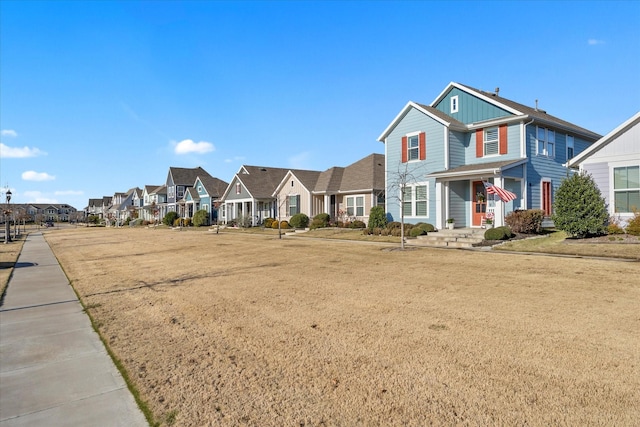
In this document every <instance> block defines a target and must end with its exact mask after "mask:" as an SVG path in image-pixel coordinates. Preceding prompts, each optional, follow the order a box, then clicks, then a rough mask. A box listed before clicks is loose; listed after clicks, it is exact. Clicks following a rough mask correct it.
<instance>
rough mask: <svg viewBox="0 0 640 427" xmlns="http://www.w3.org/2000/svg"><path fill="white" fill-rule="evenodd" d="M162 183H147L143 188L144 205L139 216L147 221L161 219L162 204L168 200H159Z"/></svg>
mask: <svg viewBox="0 0 640 427" xmlns="http://www.w3.org/2000/svg"><path fill="white" fill-rule="evenodd" d="M161 187H164V186H161V185H145V186H144V188H143V189H142V206H141V208H140V215H138V218H142V219H143V220H146V221H156V220H159V219H160V218H159V213H160V204H164V203H166V202H167V201H166V200H162V201H160V200H159V194H158V189H160V188H161Z"/></svg>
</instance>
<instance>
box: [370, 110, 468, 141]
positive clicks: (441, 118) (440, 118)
mask: <svg viewBox="0 0 640 427" xmlns="http://www.w3.org/2000/svg"><path fill="white" fill-rule="evenodd" d="M412 108H415V109H416V110H418V111H420V112H421V113H423V114H426V115H427V116H429V117H431V118H432V119H434V120H435V121H437V122H439V123H441V124H442V125H444V126H447V127H449V128H451V129H453V130H461V131H466V130H467V127H466V125H465V124H464V123H462V122H460V121H458V120H456V119H454V118H453V117H449V116H448V115H446V114H444V113H443V112H442V111H440V110H437V109H435V108H433V107H432V106H429V105H424V104H418V103H417V102H413V101H409V102H407V104H406V105H405V106H404V108H403V109H402V110H401V111H400V113H399V114H398V115H397V116H396V117H395V118H394V119H393V120H392V121H391V123H390V124H389V126H387V128H386V129H385V130H384V131H383V132H382V133H381V134H380V136H379V137H378V141H380V142H384V140H385V138H386V137H387V136H389V134H390V133H391V131H393V129H394V128H395V127H396V126H397V125H398V123H400V121H401V120H402V119H403V118H404V116H406V115H407V113H408V112H409V111H410V110H411V109H412Z"/></svg>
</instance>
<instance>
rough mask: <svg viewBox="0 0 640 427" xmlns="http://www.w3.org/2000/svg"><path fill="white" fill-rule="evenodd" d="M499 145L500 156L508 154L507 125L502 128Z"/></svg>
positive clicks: (499, 134)
mask: <svg viewBox="0 0 640 427" xmlns="http://www.w3.org/2000/svg"><path fill="white" fill-rule="evenodd" d="M498 144H499V145H500V154H507V125H501V126H500V132H499V133H498Z"/></svg>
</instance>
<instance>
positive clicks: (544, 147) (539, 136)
mask: <svg viewBox="0 0 640 427" xmlns="http://www.w3.org/2000/svg"><path fill="white" fill-rule="evenodd" d="M536 140H537V141H538V151H537V152H538V155H540V156H548V157H554V156H555V146H556V133H555V131H553V130H551V129H546V128H541V127H538V128H537V133H536Z"/></svg>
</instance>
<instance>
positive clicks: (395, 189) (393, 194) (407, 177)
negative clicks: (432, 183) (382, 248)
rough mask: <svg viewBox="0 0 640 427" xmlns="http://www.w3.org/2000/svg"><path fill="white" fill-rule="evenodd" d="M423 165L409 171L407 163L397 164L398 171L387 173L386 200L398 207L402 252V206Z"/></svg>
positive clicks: (403, 239) (403, 241)
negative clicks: (393, 202)
mask: <svg viewBox="0 0 640 427" xmlns="http://www.w3.org/2000/svg"><path fill="white" fill-rule="evenodd" d="M422 169H424V165H420V166H417V167H414V168H412V169H409V163H398V169H397V170H394V171H387V189H388V192H387V194H386V197H387V200H395V201H396V202H397V203H398V205H399V207H400V248H401V249H402V250H404V243H405V238H404V204H405V201H406V200H405V197H406V192H407V188H409V187H410V185H411V184H414V183H416V182H418V178H419V177H421V176H422V174H421V170H422Z"/></svg>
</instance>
